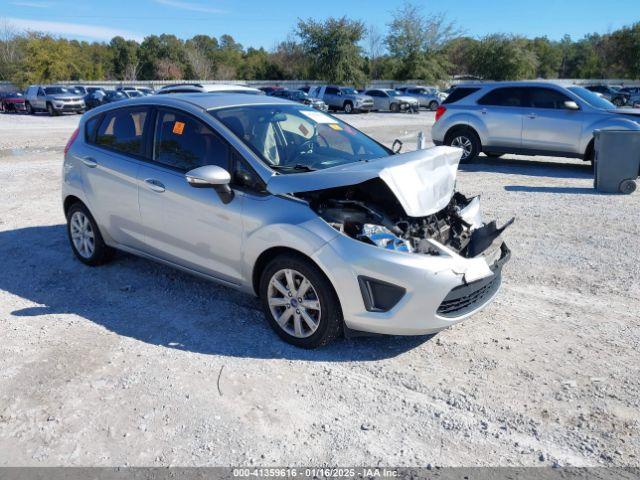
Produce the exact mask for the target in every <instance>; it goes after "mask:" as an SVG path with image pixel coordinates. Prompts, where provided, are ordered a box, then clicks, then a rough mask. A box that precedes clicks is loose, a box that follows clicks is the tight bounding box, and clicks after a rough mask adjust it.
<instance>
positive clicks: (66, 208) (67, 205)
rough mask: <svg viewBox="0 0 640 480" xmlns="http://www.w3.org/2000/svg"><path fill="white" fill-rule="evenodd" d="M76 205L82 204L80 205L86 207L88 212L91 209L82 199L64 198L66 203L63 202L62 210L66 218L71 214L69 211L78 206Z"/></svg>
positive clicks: (68, 196)
mask: <svg viewBox="0 0 640 480" xmlns="http://www.w3.org/2000/svg"><path fill="white" fill-rule="evenodd" d="M76 203H80V204H82V205H84V207H85V208H86V209H87V210H89V207H88V206H87V204H86V203H84V202H83V201H82V200H80V198H78V197H76V196H75V195H67V196H66V197H65V198H64V201H63V202H62V209H63V211H64V216H65V217H66V216H67V214H68V213H69V209H70V208H71V206H72V205H74V204H76Z"/></svg>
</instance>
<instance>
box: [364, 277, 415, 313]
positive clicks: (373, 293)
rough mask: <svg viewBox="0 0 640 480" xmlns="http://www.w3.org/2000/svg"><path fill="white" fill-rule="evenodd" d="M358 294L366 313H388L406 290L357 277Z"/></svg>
mask: <svg viewBox="0 0 640 480" xmlns="http://www.w3.org/2000/svg"><path fill="white" fill-rule="evenodd" d="M358 283H359V284H360V292H361V293H362V299H363V300H364V306H365V308H366V309H367V311H368V312H388V311H389V310H391V309H392V308H393V307H395V306H396V305H397V304H398V302H399V301H400V299H402V297H404V294H405V293H406V290H405V289H404V288H402V287H399V286H398V285H393V284H392V283H388V282H383V281H382V280H376V279H375V278H370V277H364V276H359V277H358Z"/></svg>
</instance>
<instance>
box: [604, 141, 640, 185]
mask: <svg viewBox="0 0 640 480" xmlns="http://www.w3.org/2000/svg"><path fill="white" fill-rule="evenodd" d="M594 135H595V145H594V148H595V155H594V166H593V171H594V179H593V186H594V187H595V188H596V190H598V191H599V192H607V193H633V191H634V190H635V189H636V179H637V178H638V175H640V130H596V131H595V132H594Z"/></svg>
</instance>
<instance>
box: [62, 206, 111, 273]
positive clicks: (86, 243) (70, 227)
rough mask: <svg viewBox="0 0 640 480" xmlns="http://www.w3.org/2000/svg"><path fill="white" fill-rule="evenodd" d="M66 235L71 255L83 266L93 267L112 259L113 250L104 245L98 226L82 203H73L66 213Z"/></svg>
mask: <svg viewBox="0 0 640 480" xmlns="http://www.w3.org/2000/svg"><path fill="white" fill-rule="evenodd" d="M67 235H68V236H69V243H70V244H71V250H73V254H74V255H75V256H76V258H77V259H78V260H80V261H81V262H82V263H84V264H85V265H89V266H91V267H95V266H98V265H102V264H104V263H107V262H108V261H109V260H111V258H112V257H113V253H114V250H113V249H112V248H111V247H109V246H108V245H107V244H106V243H104V240H103V238H102V234H101V233H100V230H99V229H98V224H97V223H96V221H95V220H94V219H93V216H92V215H91V213H90V212H89V209H87V207H85V206H84V205H83V204H82V203H74V204H73V205H71V207H70V208H69V211H68V212H67Z"/></svg>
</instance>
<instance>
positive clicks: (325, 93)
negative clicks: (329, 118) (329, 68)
mask: <svg viewBox="0 0 640 480" xmlns="http://www.w3.org/2000/svg"><path fill="white" fill-rule="evenodd" d="M309 96H310V97H315V98H319V99H320V100H323V101H324V103H326V104H327V106H328V107H329V110H344V111H345V113H356V112H369V111H371V110H373V98H371V97H370V96H369V95H362V94H360V93H358V92H356V90H355V89H354V88H351V87H340V86H337V85H319V86H317V87H314V88H312V89H311V90H309Z"/></svg>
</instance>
